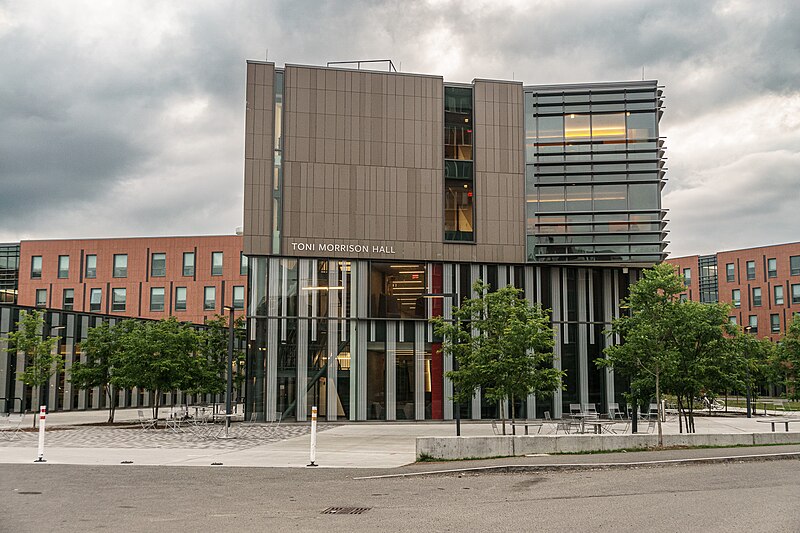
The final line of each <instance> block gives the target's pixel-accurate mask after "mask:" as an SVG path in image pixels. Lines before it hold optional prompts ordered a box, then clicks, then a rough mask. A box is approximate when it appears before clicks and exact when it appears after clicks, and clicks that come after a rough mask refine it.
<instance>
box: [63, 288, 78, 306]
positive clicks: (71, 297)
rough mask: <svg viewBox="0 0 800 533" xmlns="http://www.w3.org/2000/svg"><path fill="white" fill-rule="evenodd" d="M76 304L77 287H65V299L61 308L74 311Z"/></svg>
mask: <svg viewBox="0 0 800 533" xmlns="http://www.w3.org/2000/svg"><path fill="white" fill-rule="evenodd" d="M74 305H75V289H64V300H63V301H62V302H61V309H63V310H64V311H72V309H73V307H74Z"/></svg>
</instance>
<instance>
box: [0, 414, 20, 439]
mask: <svg viewBox="0 0 800 533" xmlns="http://www.w3.org/2000/svg"><path fill="white" fill-rule="evenodd" d="M24 418H25V414H24V413H13V414H9V415H8V416H4V417H3V418H2V423H3V426H4V429H3V431H0V435H2V436H3V439H4V440H9V441H10V440H14V439H15V438H17V437H18V436H19V434H20V432H21V431H22V421H23V419H24Z"/></svg>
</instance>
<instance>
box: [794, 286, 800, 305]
mask: <svg viewBox="0 0 800 533" xmlns="http://www.w3.org/2000/svg"><path fill="white" fill-rule="evenodd" d="M794 304H800V283H796V284H794V285H792V305H794Z"/></svg>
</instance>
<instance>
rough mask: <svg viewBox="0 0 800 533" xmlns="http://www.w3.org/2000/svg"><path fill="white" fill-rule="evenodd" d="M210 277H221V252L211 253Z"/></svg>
mask: <svg viewBox="0 0 800 533" xmlns="http://www.w3.org/2000/svg"><path fill="white" fill-rule="evenodd" d="M211 275H212V276H221V275H222V252H211Z"/></svg>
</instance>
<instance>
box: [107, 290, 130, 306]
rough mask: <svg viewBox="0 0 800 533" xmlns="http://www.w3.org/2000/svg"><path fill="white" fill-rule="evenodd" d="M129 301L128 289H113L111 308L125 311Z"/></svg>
mask: <svg viewBox="0 0 800 533" xmlns="http://www.w3.org/2000/svg"><path fill="white" fill-rule="evenodd" d="M126 303H127V290H126V289H111V310H112V311H124V310H125V304H126Z"/></svg>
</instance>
